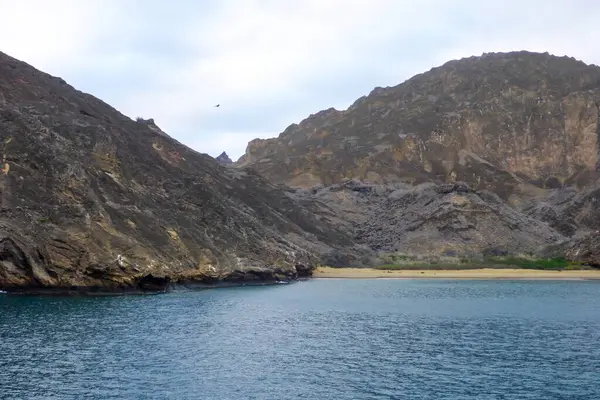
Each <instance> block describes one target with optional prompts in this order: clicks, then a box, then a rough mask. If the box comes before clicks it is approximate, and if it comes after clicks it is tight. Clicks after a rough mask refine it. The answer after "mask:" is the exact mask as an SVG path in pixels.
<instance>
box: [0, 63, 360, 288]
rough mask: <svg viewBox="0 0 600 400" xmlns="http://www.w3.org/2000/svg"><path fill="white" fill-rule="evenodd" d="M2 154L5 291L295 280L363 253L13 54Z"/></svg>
mask: <svg viewBox="0 0 600 400" xmlns="http://www.w3.org/2000/svg"><path fill="white" fill-rule="evenodd" d="M0 146H1V148H2V157H3V161H2V168H3V171H2V172H1V173H0V203H1V204H0V205H1V209H0V289H3V290H37V289H43V288H47V289H57V290H70V289H73V290H77V289H80V288H83V289H85V290H100V291H115V290H138V289H142V290H143V289H161V288H164V287H165V285H166V284H167V283H168V282H196V283H214V282H222V281H227V282H230V281H233V282H239V281H256V280H258V281H265V280H276V279H293V278H296V277H298V276H302V275H309V274H310V271H311V268H312V267H313V266H314V265H315V263H316V262H317V261H318V260H319V258H320V257H321V256H322V255H323V254H327V253H329V252H331V251H333V250H334V249H336V248H337V249H341V251H345V250H344V249H349V248H351V247H352V246H353V243H352V241H351V238H349V237H348V236H347V235H346V234H345V233H344V232H343V231H341V230H339V229H337V228H335V227H332V226H331V225H329V224H326V223H325V222H322V221H319V220H317V219H316V218H315V217H314V216H313V215H312V214H311V213H310V212H308V211H307V210H305V209H304V208H303V207H301V206H300V205H299V204H298V203H297V202H296V201H294V200H293V199H291V198H290V197H289V196H288V195H287V194H286V193H285V192H284V191H282V190H281V189H279V188H277V187H275V186H273V185H272V184H270V183H269V182H267V181H266V180H265V179H264V178H262V177H261V176H259V175H257V174H256V173H254V172H252V171H245V170H234V169H230V168H226V167H224V166H222V165H220V164H219V163H218V162H217V161H215V160H214V159H213V158H212V157H209V156H208V155H203V154H199V153H197V152H195V151H193V150H191V149H189V148H188V147H186V146H184V145H182V144H180V143H178V142H177V141H175V140H174V139H172V138H170V137H169V136H168V135H167V134H165V133H164V132H162V131H161V130H160V128H158V126H156V124H155V123H154V121H153V120H143V119H138V121H133V120H131V119H130V118H128V117H126V116H124V115H122V114H121V113H119V112H118V111H117V110H115V109H114V108H112V107H110V106H109V105H107V104H105V103H104V102H102V101H100V100H99V99H97V98H95V97H93V96H91V95H88V94H85V93H82V92H80V91H78V90H76V89H74V88H73V87H71V86H70V85H68V84H67V83H66V82H65V81H63V80H62V79H60V78H56V77H52V76H50V75H48V74H46V73H43V72H41V71H39V70H37V69H35V68H33V67H31V66H29V65H27V64H25V63H23V62H21V61H18V60H16V59H14V58H11V57H9V56H7V55H5V54H2V53H0Z"/></svg>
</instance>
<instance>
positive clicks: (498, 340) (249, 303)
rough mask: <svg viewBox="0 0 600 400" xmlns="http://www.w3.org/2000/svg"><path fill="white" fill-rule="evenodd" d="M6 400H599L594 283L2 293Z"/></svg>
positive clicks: (599, 304) (0, 353)
mask: <svg viewBox="0 0 600 400" xmlns="http://www.w3.org/2000/svg"><path fill="white" fill-rule="evenodd" d="M0 399H220V400H222V399H235V400H239V399H274V400H281V399H315V400H319V399H336V400H339V399H586V400H593V399H600V282H593V281H491V280H490V281H485V280H473V281H470V280H400V279H397V280H393V279H387V280H386V279H364V280H362V279H315V280H310V281H303V282H297V283H293V284H289V285H274V286H261V287H238V288H228V289H216V290H203V291H189V292H185V291H181V292H174V293H168V294H161V295H144V296H115V297H38V296H17V295H7V294H0Z"/></svg>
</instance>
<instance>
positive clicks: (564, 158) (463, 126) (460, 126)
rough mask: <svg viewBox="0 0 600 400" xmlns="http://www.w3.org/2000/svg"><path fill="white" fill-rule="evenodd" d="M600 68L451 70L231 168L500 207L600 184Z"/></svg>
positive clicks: (525, 55)
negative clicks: (447, 194) (424, 186)
mask: <svg viewBox="0 0 600 400" xmlns="http://www.w3.org/2000/svg"><path fill="white" fill-rule="evenodd" d="M599 100H600V67H597V66H594V65H586V64H584V63H583V62H581V61H577V60H575V59H572V58H568V57H555V56H552V55H549V54H547V53H546V54H538V53H531V52H525V51H522V52H512V53H490V54H485V55H483V56H480V57H470V58H465V59H461V60H454V61H450V62H448V63H446V64H444V65H442V66H440V67H436V68H433V69H431V70H430V71H428V72H425V73H423V74H419V75H417V76H415V77H413V78H411V79H409V80H407V81H406V82H404V83H402V84H400V85H398V86H395V87H387V88H376V89H375V90H373V91H372V92H371V93H370V94H369V95H368V96H364V97H362V98H360V99H358V100H357V101H356V102H355V103H354V104H353V105H352V106H351V107H349V108H348V109H347V110H345V111H338V110H335V109H328V110H324V111H321V112H318V113H316V114H314V115H311V116H310V117H308V118H307V119H305V120H303V121H302V122H300V123H299V124H293V125H291V126H289V127H288V128H287V129H286V130H285V131H284V132H282V133H281V134H280V135H279V137H278V138H273V139H267V140H261V139H256V140H253V141H252V142H250V143H249V145H248V147H247V150H246V154H245V155H244V156H242V158H241V159H240V160H238V162H237V163H236V165H241V166H252V167H253V168H255V169H256V170H257V171H259V172H260V173H261V174H262V175H264V176H265V177H267V178H268V179H270V180H271V181H273V182H276V183H286V184H288V185H290V186H293V187H311V186H314V185H318V184H325V185H329V184H334V183H339V182H342V181H343V180H345V179H356V180H360V181H363V182H366V183H376V184H381V183H397V182H405V183H413V184H418V183H422V182H426V181H433V182H438V183H449V182H456V181H464V182H466V183H468V184H469V185H471V186H472V187H473V188H475V189H487V190H491V191H493V192H495V193H496V194H497V195H499V196H500V197H501V198H503V199H510V198H511V196H512V195H513V194H515V192H516V193H517V194H519V192H520V191H522V190H523V188H525V190H526V189H527V188H528V187H530V186H533V187H540V188H555V187H558V186H560V185H563V184H574V185H579V186H585V185H588V184H589V183H591V182H593V181H594V180H595V179H596V177H597V173H596V172H597V171H596V170H597V167H596V166H597V164H598V157H597V154H598V143H599V141H598V132H599V131H600V128H599V125H598V120H599V112H598V102H599Z"/></svg>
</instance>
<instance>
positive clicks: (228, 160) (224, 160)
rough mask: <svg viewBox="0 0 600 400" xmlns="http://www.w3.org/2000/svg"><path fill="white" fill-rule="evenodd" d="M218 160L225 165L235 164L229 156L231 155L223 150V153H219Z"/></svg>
mask: <svg viewBox="0 0 600 400" xmlns="http://www.w3.org/2000/svg"><path fill="white" fill-rule="evenodd" d="M215 159H216V160H217V161H218V162H220V163H221V164H223V165H230V164H233V161H232V160H231V158H229V156H228V155H227V153H226V152H222V153H221V154H219V156H218V157H217V158H215Z"/></svg>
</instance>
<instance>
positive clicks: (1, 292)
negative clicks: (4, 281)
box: [0, 290, 8, 294]
mask: <svg viewBox="0 0 600 400" xmlns="http://www.w3.org/2000/svg"><path fill="white" fill-rule="evenodd" d="M4 293H8V292H5V291H4V290H0V294H4Z"/></svg>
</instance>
